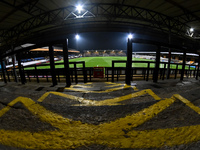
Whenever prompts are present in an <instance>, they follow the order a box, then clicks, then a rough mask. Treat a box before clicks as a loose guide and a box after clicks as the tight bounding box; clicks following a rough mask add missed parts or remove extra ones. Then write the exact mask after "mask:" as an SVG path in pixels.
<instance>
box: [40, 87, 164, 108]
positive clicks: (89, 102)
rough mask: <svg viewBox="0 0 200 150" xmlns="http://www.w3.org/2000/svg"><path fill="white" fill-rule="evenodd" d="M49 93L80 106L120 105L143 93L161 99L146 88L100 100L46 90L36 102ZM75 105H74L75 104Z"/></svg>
mask: <svg viewBox="0 0 200 150" xmlns="http://www.w3.org/2000/svg"><path fill="white" fill-rule="evenodd" d="M49 94H54V95H58V96H61V97H64V98H69V99H71V100H74V101H77V102H79V103H80V104H77V105H78V106H79V105H81V106H103V105H122V104H120V103H119V102H122V101H124V100H128V99H131V98H135V97H139V96H142V95H145V94H149V95H151V96H152V97H153V98H154V99H155V100H160V99H161V98H160V97H159V96H157V95H156V94H155V93H154V92H153V91H152V90H150V89H147V90H142V91H139V92H136V93H132V94H129V95H125V96H121V97H116V98H112V99H106V100H102V101H96V100H88V99H85V98H82V97H77V96H73V95H69V94H64V93H60V92H47V93H45V94H44V95H42V96H41V97H40V98H39V99H38V102H42V101H44V99H45V98H46V97H47V96H48V95H49ZM77 105H75V106H77Z"/></svg>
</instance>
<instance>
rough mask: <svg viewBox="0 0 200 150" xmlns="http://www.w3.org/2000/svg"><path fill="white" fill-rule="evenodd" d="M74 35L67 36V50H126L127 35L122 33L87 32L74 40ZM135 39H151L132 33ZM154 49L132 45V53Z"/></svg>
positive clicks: (147, 46)
mask: <svg viewBox="0 0 200 150" xmlns="http://www.w3.org/2000/svg"><path fill="white" fill-rule="evenodd" d="M75 35H76V34H71V35H69V36H68V39H69V48H73V49H78V50H80V51H83V50H109V49H115V50H117V49H118V50H126V49H127V37H128V35H129V33H123V32H95V33H94V32H89V33H80V34H78V35H79V36H80V38H79V39H78V40H76V38H75ZM133 37H135V38H143V39H151V37H149V36H146V35H138V34H134V33H133ZM152 49H155V47H153V46H149V45H141V44H133V51H134V50H136V51H147V50H152Z"/></svg>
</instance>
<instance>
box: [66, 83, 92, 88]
mask: <svg viewBox="0 0 200 150" xmlns="http://www.w3.org/2000/svg"><path fill="white" fill-rule="evenodd" d="M78 87H81V88H93V87H92V86H88V85H81V84H77V85H71V86H70V88H78ZM65 89H68V88H65Z"/></svg>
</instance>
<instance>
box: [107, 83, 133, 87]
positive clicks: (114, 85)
mask: <svg viewBox="0 0 200 150" xmlns="http://www.w3.org/2000/svg"><path fill="white" fill-rule="evenodd" d="M124 85H125V84H112V85H108V86H105V87H116V86H124ZM130 87H131V86H130Z"/></svg>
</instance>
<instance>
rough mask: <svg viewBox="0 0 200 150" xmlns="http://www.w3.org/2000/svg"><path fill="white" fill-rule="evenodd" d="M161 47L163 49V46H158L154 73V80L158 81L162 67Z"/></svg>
mask: <svg viewBox="0 0 200 150" xmlns="http://www.w3.org/2000/svg"><path fill="white" fill-rule="evenodd" d="M160 49H161V47H160V46H158V48H157V50H156V66H155V69H154V73H153V82H157V81H158V72H159V68H160Z"/></svg>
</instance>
